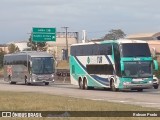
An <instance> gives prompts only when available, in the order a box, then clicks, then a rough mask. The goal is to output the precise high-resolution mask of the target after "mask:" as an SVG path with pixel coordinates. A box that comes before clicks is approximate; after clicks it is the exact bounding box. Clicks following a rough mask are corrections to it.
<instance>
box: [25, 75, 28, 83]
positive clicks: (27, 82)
mask: <svg viewBox="0 0 160 120" xmlns="http://www.w3.org/2000/svg"><path fill="white" fill-rule="evenodd" d="M24 84H25V85H27V84H28V82H27V77H26V76H25V79H24Z"/></svg>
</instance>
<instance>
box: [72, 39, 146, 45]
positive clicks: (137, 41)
mask: <svg viewBox="0 0 160 120" xmlns="http://www.w3.org/2000/svg"><path fill="white" fill-rule="evenodd" d="M105 43H118V44H122V43H147V42H146V41H142V40H129V39H118V40H104V41H101V42H94V41H91V42H88V43H79V44H72V45H71V46H78V45H90V44H105Z"/></svg>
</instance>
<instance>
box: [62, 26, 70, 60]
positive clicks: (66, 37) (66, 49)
mask: <svg viewBox="0 0 160 120" xmlns="http://www.w3.org/2000/svg"><path fill="white" fill-rule="evenodd" d="M62 28H64V29H65V31H66V57H67V58H66V59H67V61H68V37H67V29H68V28H69V27H62Z"/></svg>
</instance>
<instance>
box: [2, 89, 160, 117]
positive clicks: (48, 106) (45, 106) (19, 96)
mask: <svg viewBox="0 0 160 120" xmlns="http://www.w3.org/2000/svg"><path fill="white" fill-rule="evenodd" d="M156 110H157V109H153V108H144V107H139V106H134V105H126V104H118V103H111V102H106V101H93V100H85V99H76V98H71V97H61V96H54V95H47V94H40V93H23V92H4V91H3V92H2V91H0V111H156ZM0 119H2V118H0ZM3 119H4V118H3ZM10 119H11V118H10ZM10 119H9V118H8V119H7V118H6V119H5V120H10ZM13 119H15V118H13ZM17 119H18V120H22V119H27V118H16V120H17ZM32 119H36V120H46V119H59V120H62V119H66V120H72V119H73V120H74V119H76V120H83V119H84V120H91V119H95V120H103V119H104V120H105V119H106V118H105V117H96V118H95V117H85V118H80V117H76V118H67V117H66V118H62V117H61V118H31V120H32ZM124 119H125V120H137V119H138V120H152V119H153V120H156V119H157V120H158V119H159V118H156V117H154V118H153V117H152V118H151V117H147V118H145V117H136V118H134V117H109V118H107V120H124Z"/></svg>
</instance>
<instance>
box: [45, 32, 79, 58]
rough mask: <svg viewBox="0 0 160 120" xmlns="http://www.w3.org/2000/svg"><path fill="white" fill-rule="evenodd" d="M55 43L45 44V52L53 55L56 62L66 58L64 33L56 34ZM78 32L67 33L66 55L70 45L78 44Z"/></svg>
mask: <svg viewBox="0 0 160 120" xmlns="http://www.w3.org/2000/svg"><path fill="white" fill-rule="evenodd" d="M56 34H57V36H56V37H57V38H56V41H55V42H54V41H53V42H52V41H50V42H46V47H47V51H48V52H49V53H51V54H53V55H54V57H55V58H56V59H57V60H63V59H64V58H66V56H65V50H66V33H65V32H57V33H56ZM78 36H79V35H78V32H68V33H67V40H68V55H69V54H70V46H71V45H72V44H75V43H78Z"/></svg>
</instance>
